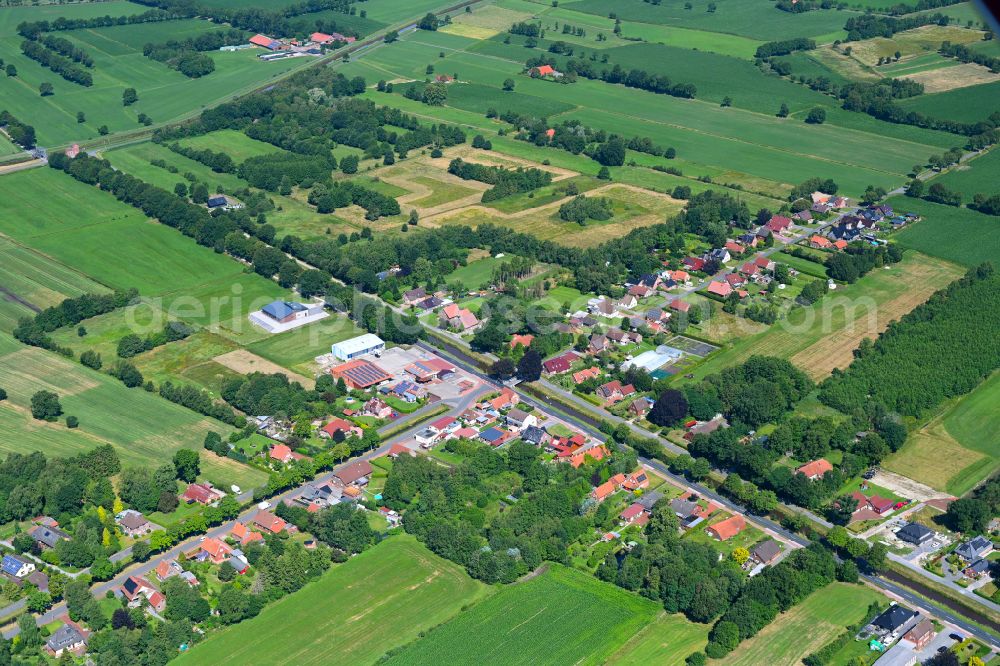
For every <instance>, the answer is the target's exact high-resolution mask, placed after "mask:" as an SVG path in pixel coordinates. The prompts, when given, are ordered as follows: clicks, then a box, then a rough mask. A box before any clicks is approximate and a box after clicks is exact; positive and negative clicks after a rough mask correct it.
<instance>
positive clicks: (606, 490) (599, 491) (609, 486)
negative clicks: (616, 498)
mask: <svg viewBox="0 0 1000 666" xmlns="http://www.w3.org/2000/svg"><path fill="white" fill-rule="evenodd" d="M623 483H625V475H624V474H620V473H619V474H615V475H614V476H612V477H611V478H610V479H608V480H607V481H605V482H604V483H602V484H601V485H599V486H597V487H596V488H594V489H593V490H592V491H590V496H591V497H593V498H594V499H595V500H597V501H598V502H603V501H604V500H606V499H607V498H609V497H611V496H612V495H614V494H615V492H617V491H618V489H619V488H621V487H622V484H623Z"/></svg>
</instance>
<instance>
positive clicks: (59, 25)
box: [17, 9, 187, 39]
mask: <svg viewBox="0 0 1000 666" xmlns="http://www.w3.org/2000/svg"><path fill="white" fill-rule="evenodd" d="M179 18H187V17H185V16H183V15H182V14H179V13H175V12H168V11H164V10H162V9H150V10H149V11H146V12H143V13H141V14H130V15H128V16H109V15H106V16H95V17H93V18H67V17H65V16H60V17H58V18H56V19H53V20H51V21H49V20H43V21H22V22H21V23H18V24H17V34H19V35H21V36H22V37H25V38H27V39H38V37H39V36H40V35H41V34H42V33H43V32H55V31H62V30H83V29H87V28H108V27H111V26H114V25H137V24H140V23H158V22H161V21H175V20H177V19H179Z"/></svg>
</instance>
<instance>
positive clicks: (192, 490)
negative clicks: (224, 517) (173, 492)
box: [181, 482, 226, 504]
mask: <svg viewBox="0 0 1000 666" xmlns="http://www.w3.org/2000/svg"><path fill="white" fill-rule="evenodd" d="M225 496H226V493H224V492H222V491H221V490H219V489H218V488H215V487H213V486H212V484H211V483H207V482H206V483H189V484H188V487H187V488H185V489H184V492H183V493H181V499H182V500H184V501H185V502H186V503H188V504H191V503H193V502H197V503H198V504H214V503H215V502H218V501H219V500H220V499H222V498H223V497H225Z"/></svg>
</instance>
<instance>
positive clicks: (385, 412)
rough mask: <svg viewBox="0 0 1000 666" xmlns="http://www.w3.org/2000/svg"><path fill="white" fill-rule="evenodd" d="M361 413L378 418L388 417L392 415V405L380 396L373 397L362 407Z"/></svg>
mask: <svg viewBox="0 0 1000 666" xmlns="http://www.w3.org/2000/svg"><path fill="white" fill-rule="evenodd" d="M361 414H362V415H363V416H371V417H374V418H376V419H387V418H389V417H391V416H392V407H390V406H389V405H388V404H387V403H386V402H385V401H383V400H380V399H379V398H371V399H370V400H368V401H367V402H366V403H365V404H364V406H363V407H362V408H361Z"/></svg>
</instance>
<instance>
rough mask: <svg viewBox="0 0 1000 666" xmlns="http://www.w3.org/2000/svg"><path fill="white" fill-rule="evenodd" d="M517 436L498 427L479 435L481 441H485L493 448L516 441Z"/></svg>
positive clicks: (488, 429)
mask: <svg viewBox="0 0 1000 666" xmlns="http://www.w3.org/2000/svg"><path fill="white" fill-rule="evenodd" d="M515 436H516V435H515V434H514V433H513V432H511V431H509V430H503V429H501V428H497V427H492V428H487V429H486V430H484V431H482V432H481V433H479V439H481V440H483V441H484V442H486V443H487V444H489V445H490V446H492V447H498V446H503V445H504V444H506V443H507V442H509V441H510V440H512V439H514V437H515Z"/></svg>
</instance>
